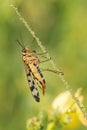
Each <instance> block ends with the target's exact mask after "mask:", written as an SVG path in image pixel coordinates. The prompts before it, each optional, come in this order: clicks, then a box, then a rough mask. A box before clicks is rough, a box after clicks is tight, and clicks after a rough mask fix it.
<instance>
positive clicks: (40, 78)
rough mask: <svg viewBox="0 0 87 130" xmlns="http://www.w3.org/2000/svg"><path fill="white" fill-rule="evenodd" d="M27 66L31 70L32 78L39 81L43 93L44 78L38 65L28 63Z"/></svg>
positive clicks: (44, 86)
mask: <svg viewBox="0 0 87 130" xmlns="http://www.w3.org/2000/svg"><path fill="white" fill-rule="evenodd" d="M29 67H30V69H31V72H32V74H33V76H34V78H35V79H37V81H39V83H40V84H41V86H42V92H43V94H44V93H45V88H46V85H45V80H44V79H43V75H42V73H41V71H40V69H39V67H38V66H35V65H34V64H30V65H29Z"/></svg>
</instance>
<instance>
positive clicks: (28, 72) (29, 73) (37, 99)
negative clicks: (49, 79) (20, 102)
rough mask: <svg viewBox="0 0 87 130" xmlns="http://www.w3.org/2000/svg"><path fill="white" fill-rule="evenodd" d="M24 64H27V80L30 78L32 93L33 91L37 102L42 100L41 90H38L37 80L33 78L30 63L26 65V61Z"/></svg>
mask: <svg viewBox="0 0 87 130" xmlns="http://www.w3.org/2000/svg"><path fill="white" fill-rule="evenodd" d="M24 65H25V70H26V75H27V80H28V84H29V86H30V90H31V93H32V95H33V97H34V99H35V100H36V101H37V102H40V97H39V92H38V90H37V88H36V87H35V82H34V80H33V75H32V72H31V70H30V68H29V66H28V65H26V64H25V63H24Z"/></svg>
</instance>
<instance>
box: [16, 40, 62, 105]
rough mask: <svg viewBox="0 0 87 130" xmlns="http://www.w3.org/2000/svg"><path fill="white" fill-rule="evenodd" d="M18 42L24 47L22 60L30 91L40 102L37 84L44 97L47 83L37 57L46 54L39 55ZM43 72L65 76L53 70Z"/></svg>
mask: <svg viewBox="0 0 87 130" xmlns="http://www.w3.org/2000/svg"><path fill="white" fill-rule="evenodd" d="M17 42H18V43H19V45H20V46H21V47H22V60H23V63H24V66H25V71H26V76H27V80H28V84H29V87H30V91H31V93H32V95H33V97H34V99H35V100H36V101H37V102H40V97H39V92H38V89H37V87H36V84H37V85H38V86H39V87H40V88H41V89H42V93H43V95H44V94H45V90H46V83H45V79H44V76H43V74H42V72H41V69H40V67H39V64H40V63H41V62H40V60H39V58H38V56H37V55H42V54H45V53H42V54H37V52H36V51H35V50H29V49H28V48H25V46H24V45H23V44H22V43H21V42H19V41H18V40H17ZM45 58H47V57H45ZM48 60H50V59H46V60H44V61H48ZM44 61H42V62H44ZM43 70H44V71H50V72H54V73H57V74H59V73H61V74H62V75H63V73H62V72H59V71H56V70H51V69H43Z"/></svg>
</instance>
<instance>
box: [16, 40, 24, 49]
mask: <svg viewBox="0 0 87 130" xmlns="http://www.w3.org/2000/svg"><path fill="white" fill-rule="evenodd" d="M17 43H18V44H19V45H20V46H21V47H22V48H25V46H24V44H23V43H21V42H20V41H19V40H17Z"/></svg>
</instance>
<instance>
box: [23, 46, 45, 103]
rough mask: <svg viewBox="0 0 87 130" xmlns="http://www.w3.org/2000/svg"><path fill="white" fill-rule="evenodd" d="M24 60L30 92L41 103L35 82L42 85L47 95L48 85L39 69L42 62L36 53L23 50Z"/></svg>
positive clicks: (43, 91)
mask: <svg viewBox="0 0 87 130" xmlns="http://www.w3.org/2000/svg"><path fill="white" fill-rule="evenodd" d="M22 59H23V62H24V65H25V70H26V74H27V79H28V83H29V86H30V90H31V92H32V95H33V97H34V98H35V100H36V101H37V102H39V101H40V98H39V92H38V90H37V88H36V86H35V82H34V80H37V81H38V82H39V83H40V84H41V87H42V93H43V94H44V93H45V88H46V84H45V80H44V79H43V74H42V73H41V70H40V68H39V63H40V61H39V59H38V57H37V54H36V51H33V50H29V49H27V48H23V50H22Z"/></svg>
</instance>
